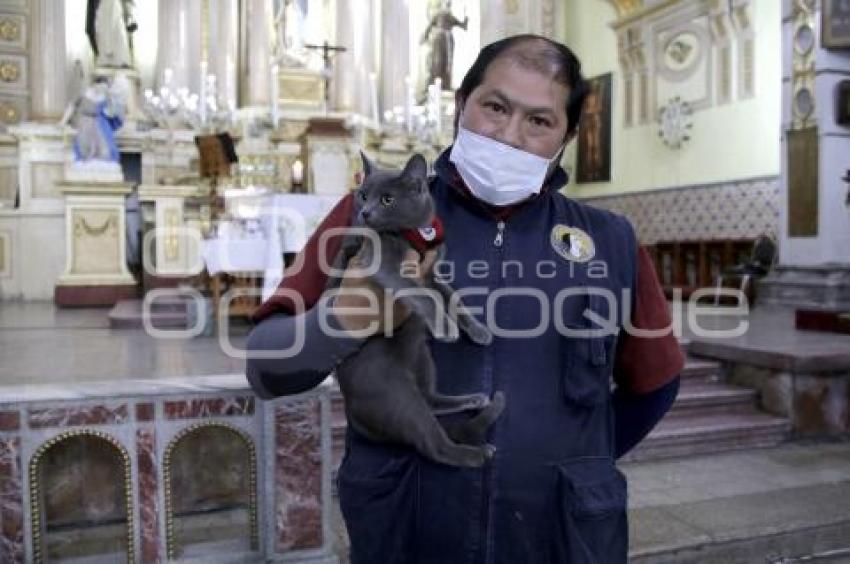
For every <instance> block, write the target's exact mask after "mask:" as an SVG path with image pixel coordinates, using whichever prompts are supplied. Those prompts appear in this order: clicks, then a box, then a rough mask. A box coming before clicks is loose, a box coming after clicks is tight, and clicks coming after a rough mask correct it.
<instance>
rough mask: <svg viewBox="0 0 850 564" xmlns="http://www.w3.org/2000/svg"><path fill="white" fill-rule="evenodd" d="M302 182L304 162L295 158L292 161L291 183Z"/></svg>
mask: <svg viewBox="0 0 850 564" xmlns="http://www.w3.org/2000/svg"><path fill="white" fill-rule="evenodd" d="M303 182H304V164H303V163H302V162H301V159H295V162H294V163H292V184H293V185H296V186H300V185H301V184H302V183H303Z"/></svg>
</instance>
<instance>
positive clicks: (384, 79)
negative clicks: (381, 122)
mask: <svg viewBox="0 0 850 564" xmlns="http://www.w3.org/2000/svg"><path fill="white" fill-rule="evenodd" d="M381 16H382V21H381V26H382V30H381V31H382V33H381V37H382V39H383V41H382V45H381V69H380V71H379V72H378V83H379V87H378V89H379V92H380V94H381V95H380V98H381V101H382V102H383V103H382V104H381V105H380V108H379V109H380V113H381V115H383V112H385V111H387V110H390V109H392V108H394V107H395V106H402V107H403V106H404V97H405V87H404V78H405V77H406V76H408V75H411V74H413V71H412V69H411V68H410V48H409V46H410V12H409V8H408V3H407V2H385V3H384V6H383V13H382V14H381Z"/></svg>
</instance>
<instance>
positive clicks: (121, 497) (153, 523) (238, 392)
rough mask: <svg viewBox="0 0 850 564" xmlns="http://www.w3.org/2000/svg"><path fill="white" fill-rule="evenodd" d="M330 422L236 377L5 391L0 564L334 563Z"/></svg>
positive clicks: (294, 400)
mask: <svg viewBox="0 0 850 564" xmlns="http://www.w3.org/2000/svg"><path fill="white" fill-rule="evenodd" d="M330 416H331V410H330V399H329V394H328V388H327V387H326V386H324V385H322V386H319V387H318V388H316V389H314V390H311V391H309V392H306V393H304V394H300V395H297V396H290V397H287V398H280V399H276V400H273V401H262V400H259V399H258V398H256V397H255V396H254V395H253V394H252V393H251V391H250V389H249V388H248V386H247V384H246V382H245V378H244V376H242V375H232V376H209V377H193V378H185V379H170V380H124V381H116V382H110V383H103V382H92V383H74V384H69V385H67V386H62V387H58V386H19V387H5V388H0V515H2V517H0V562H3V563H18V562H21V563H23V562H35V563H38V562H43V561H45V560H52V559H58V558H62V557H69V558H71V557H81V558H89V559H91V560H92V561H99V560H98V559H99V558H104V559H109V560H112V559H116V560H117V561H125V560H126V561H127V562H144V563H149V562H166V561H169V560H172V559H178V558H179V559H180V560H181V561H189V560H197V561H199V562H215V561H230V562H232V561H237V560H238V561H243V562H244V561H254V560H256V561H277V560H280V561H286V562H311V563H314V562H315V563H318V562H328V563H331V562H337V558H336V557H335V556H334V554H333V552H332V550H331V526H330V520H329V515H330V503H331V499H330V498H331V483H330V479H331V478H330V476H331V472H330V471H331V465H330V460H331V433H330V432H331V427H330ZM124 554H126V559H125V558H124Z"/></svg>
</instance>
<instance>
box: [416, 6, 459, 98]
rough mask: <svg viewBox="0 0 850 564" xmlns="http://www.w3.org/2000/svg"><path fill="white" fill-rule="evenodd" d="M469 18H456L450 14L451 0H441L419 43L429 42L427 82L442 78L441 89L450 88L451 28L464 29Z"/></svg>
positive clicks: (452, 52)
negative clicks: (461, 19)
mask: <svg viewBox="0 0 850 564" xmlns="http://www.w3.org/2000/svg"><path fill="white" fill-rule="evenodd" d="M468 23H469V18H468V17H466V16H464V18H463V21H460V20H458V19H457V18H455V17H454V14H452V3H451V0H443V1H442V3H441V6H440V7H439V8H438V9H437V11H436V12H435V13H434V15H433V16H432V17H431V21H430V22H429V23H428V27H427V28H425V32H424V33H423V34H422V39H421V40H420V41H419V43H420V44H424V43H425V42H426V41H427V42H429V47H428V84H433V83H434V80H435V79H437V78H439V79H440V80H442V88H443V90H451V89H452V57H453V56H454V50H455V40H454V37H453V36H452V29H454V28H455V27H459V28H461V29H463V30H465V29H466V26H467V24H468Z"/></svg>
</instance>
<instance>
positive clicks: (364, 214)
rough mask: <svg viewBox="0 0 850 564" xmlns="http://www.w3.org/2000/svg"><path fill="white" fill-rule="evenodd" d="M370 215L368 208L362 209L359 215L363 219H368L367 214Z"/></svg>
mask: <svg viewBox="0 0 850 564" xmlns="http://www.w3.org/2000/svg"><path fill="white" fill-rule="evenodd" d="M370 215H372V212H370V211H369V210H363V211H362V212H360V216H361V217H362V218H363V221H369V216H370Z"/></svg>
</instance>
